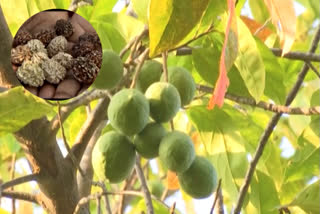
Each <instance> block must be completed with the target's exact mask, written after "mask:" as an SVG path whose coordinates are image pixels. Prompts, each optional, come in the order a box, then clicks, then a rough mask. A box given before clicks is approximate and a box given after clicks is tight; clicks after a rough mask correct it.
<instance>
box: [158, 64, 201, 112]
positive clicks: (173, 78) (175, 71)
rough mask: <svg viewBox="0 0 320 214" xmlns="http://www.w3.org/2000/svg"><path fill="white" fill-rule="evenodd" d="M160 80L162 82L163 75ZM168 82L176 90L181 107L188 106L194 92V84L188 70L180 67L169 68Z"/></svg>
mask: <svg viewBox="0 0 320 214" xmlns="http://www.w3.org/2000/svg"><path fill="white" fill-rule="evenodd" d="M161 80H162V81H163V80H164V74H162V76H161ZM168 81H169V82H170V83H171V84H172V85H174V86H175V87H176V88H177V89H178V91H179V94H180V98H181V106H184V105H188V104H189V103H190V102H191V101H192V99H193V97H194V94H195V92H196V83H195V82H194V79H193V77H192V76H191V74H190V73H189V72H188V70H186V69H185V68H182V67H169V68H168Z"/></svg>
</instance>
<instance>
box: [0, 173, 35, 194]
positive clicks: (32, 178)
mask: <svg viewBox="0 0 320 214" xmlns="http://www.w3.org/2000/svg"><path fill="white" fill-rule="evenodd" d="M37 176H38V173H34V174H30V175H26V176H22V177H19V178H15V179H13V180H11V181H8V182H6V183H3V184H2V185H1V186H0V190H5V189H8V188H10V187H13V186H16V185H19V184H23V183H26V182H30V181H35V180H37Z"/></svg>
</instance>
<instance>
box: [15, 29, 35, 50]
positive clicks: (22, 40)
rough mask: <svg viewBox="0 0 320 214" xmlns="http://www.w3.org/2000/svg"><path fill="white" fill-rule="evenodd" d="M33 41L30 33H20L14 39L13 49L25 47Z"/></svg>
mask: <svg viewBox="0 0 320 214" xmlns="http://www.w3.org/2000/svg"><path fill="white" fill-rule="evenodd" d="M31 39H33V36H32V34H31V33H29V32H28V31H23V30H22V31H18V33H17V34H16V35H15V37H14V39H13V47H17V46H18V45H25V44H27V42H29V41H30V40H31Z"/></svg>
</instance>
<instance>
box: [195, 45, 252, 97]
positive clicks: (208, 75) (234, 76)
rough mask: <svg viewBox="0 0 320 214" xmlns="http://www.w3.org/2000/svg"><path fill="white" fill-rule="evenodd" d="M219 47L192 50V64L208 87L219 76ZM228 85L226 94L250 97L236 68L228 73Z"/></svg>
mask: <svg viewBox="0 0 320 214" xmlns="http://www.w3.org/2000/svg"><path fill="white" fill-rule="evenodd" d="M220 54H221V47H212V48H195V49H193V50H192V59H193V64H194V66H195V68H196V70H197V72H198V73H199V74H200V76H201V77H202V79H203V80H205V81H206V82H207V83H209V84H210V85H213V84H215V82H216V81H217V79H218V75H219V60H220ZM228 77H229V80H230V85H229V88H228V92H230V93H233V94H238V95H241V96H250V94H249V92H248V90H247V88H246V85H245V83H244V82H243V80H242V77H241V76H240V73H239V71H238V69H237V68H236V67H234V66H233V67H232V68H231V70H230V71H229V72H228Z"/></svg>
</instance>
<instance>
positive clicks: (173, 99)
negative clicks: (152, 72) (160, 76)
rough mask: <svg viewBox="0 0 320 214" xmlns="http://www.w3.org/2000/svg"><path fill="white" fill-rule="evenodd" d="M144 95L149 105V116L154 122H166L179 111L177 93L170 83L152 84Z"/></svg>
mask: <svg viewBox="0 0 320 214" xmlns="http://www.w3.org/2000/svg"><path fill="white" fill-rule="evenodd" d="M145 95H146V98H147V99H148V100H149V103H150V116H151V117H152V119H154V120H155V121H156V122H159V123H164V122H168V121H170V120H171V119H172V118H173V117H174V116H175V115H176V114H177V112H178V111H179V108H180V105H181V104H180V97H179V92H178V91H177V89H176V88H175V87H174V86H173V85H172V84H170V83H166V82H156V83H153V84H152V85H150V87H149V88H148V89H147V91H146V93H145Z"/></svg>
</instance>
